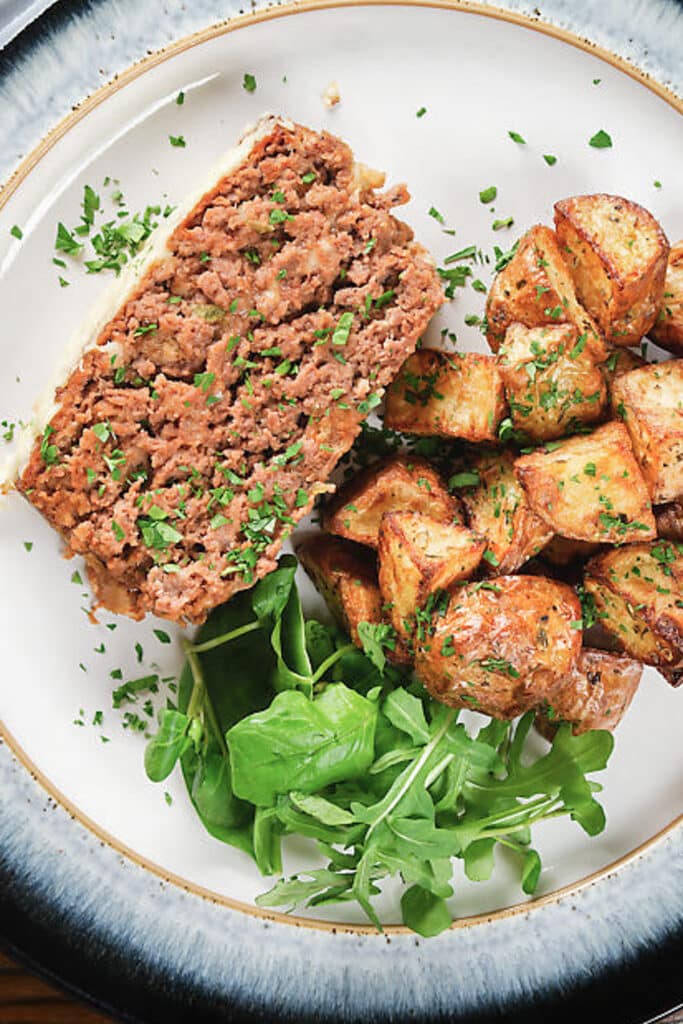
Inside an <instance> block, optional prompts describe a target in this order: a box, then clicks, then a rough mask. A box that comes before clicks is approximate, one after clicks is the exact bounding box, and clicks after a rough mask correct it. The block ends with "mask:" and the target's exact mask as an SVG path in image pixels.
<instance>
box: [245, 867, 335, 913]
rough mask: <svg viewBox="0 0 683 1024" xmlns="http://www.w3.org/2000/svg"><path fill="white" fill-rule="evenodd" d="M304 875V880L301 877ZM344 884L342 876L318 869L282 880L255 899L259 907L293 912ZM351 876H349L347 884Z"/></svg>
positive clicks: (324, 869) (325, 869)
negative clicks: (318, 894) (328, 890)
mask: <svg viewBox="0 0 683 1024" xmlns="http://www.w3.org/2000/svg"><path fill="white" fill-rule="evenodd" d="M304 874H305V876H306V877H305V878H304V877H303V875H304ZM343 882H344V875H340V874H338V873H337V872H336V871H330V870H329V869H327V868H320V869H318V870H316V871H306V872H304V873H302V874H301V875H294V876H293V877H292V878H287V879H285V878H282V879H280V881H279V882H278V883H277V885H274V886H273V888H272V889H269V890H268V892H264V893H263V894H262V895H261V896H257V897H256V903H257V905H258V906H259V907H286V908H287V909H288V910H294V908H295V907H297V906H300V905H301V904H305V903H308V901H309V900H310V899H312V897H313V896H315V895H316V894H317V893H320V892H324V890H325V889H328V888H330V887H332V886H335V887H336V886H339V885H340V884H342V883H343ZM350 882H351V876H349V883H350Z"/></svg>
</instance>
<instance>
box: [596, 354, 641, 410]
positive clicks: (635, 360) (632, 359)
mask: <svg viewBox="0 0 683 1024" xmlns="http://www.w3.org/2000/svg"><path fill="white" fill-rule="evenodd" d="M641 366H647V363H646V362H645V360H644V359H642V358H641V357H640V356H639V355H638V354H637V353H636V352H633V351H632V350H631V349H630V348H615V349H613V350H612V352H610V354H609V356H608V357H607V359H606V360H605V362H604V363H603V364H602V366H601V369H602V372H603V374H604V376H605V381H606V383H607V394H608V395H609V396H610V398H611V397H612V391H613V388H614V385H615V383H616V381H618V380H619V378H620V377H623V376H624V374H625V373H630V372H631V370H639V369H640V367H641Z"/></svg>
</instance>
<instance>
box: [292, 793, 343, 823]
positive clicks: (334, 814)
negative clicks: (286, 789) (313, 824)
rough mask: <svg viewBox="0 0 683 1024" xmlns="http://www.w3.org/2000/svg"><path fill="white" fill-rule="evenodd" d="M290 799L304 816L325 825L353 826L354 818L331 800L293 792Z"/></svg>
mask: <svg viewBox="0 0 683 1024" xmlns="http://www.w3.org/2000/svg"><path fill="white" fill-rule="evenodd" d="M289 799H290V800H291V801H292V803H293V804H294V806H295V807H297V808H298V809H299V810H300V811H303V812H304V814H310V815H311V817H312V818H316V819H317V820H318V821H321V822H322V823H323V825H352V824H353V822H354V817H353V815H352V814H349V812H348V811H345V810H344V808H343V807H337V805H336V804H333V803H332V802H331V801H330V800H325V798H324V797H322V796H312V795H309V794H307V793H298V792H296V791H292V792H291V793H290V794H289Z"/></svg>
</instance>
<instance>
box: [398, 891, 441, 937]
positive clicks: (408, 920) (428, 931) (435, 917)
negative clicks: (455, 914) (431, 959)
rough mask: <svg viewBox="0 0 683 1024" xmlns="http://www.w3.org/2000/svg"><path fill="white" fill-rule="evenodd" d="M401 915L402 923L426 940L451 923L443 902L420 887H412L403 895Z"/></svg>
mask: <svg viewBox="0 0 683 1024" xmlns="http://www.w3.org/2000/svg"><path fill="white" fill-rule="evenodd" d="M401 914H402V916H403V923H404V924H405V925H406V926H407V927H408V928H412V930H413V931H414V932H417V934H418V935H422V936H424V938H426V939H429V938H432V937H433V936H434V935H439V934H440V933H441V932H443V931H445V930H446V929H447V928H450V926H451V924H452V923H453V918H452V917H451V912H450V910H449V909H448V907H447V905H446V902H445V900H443V899H441V898H440V897H439V896H435V895H434V893H431V892H428V891H427V890H426V889H423V888H422V886H420V885H413V886H411V888H410V889H406V891H405V892H404V893H403V896H402V897H401Z"/></svg>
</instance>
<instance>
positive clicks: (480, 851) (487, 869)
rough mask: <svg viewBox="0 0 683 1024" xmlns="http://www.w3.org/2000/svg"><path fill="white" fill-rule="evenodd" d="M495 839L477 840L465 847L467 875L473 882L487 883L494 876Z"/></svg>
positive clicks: (464, 857)
mask: <svg viewBox="0 0 683 1024" xmlns="http://www.w3.org/2000/svg"><path fill="white" fill-rule="evenodd" d="M495 845H496V840H495V839H475V841H474V842H473V843H469V845H468V846H466V847H465V851H464V855H463V860H464V862H465V874H466V875H467V877H468V878H469V880H470V881H471V882H485V881H487V880H488V879H489V878H490V877H491V875H492V874H493V868H494V860H493V850H494V847H495Z"/></svg>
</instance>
